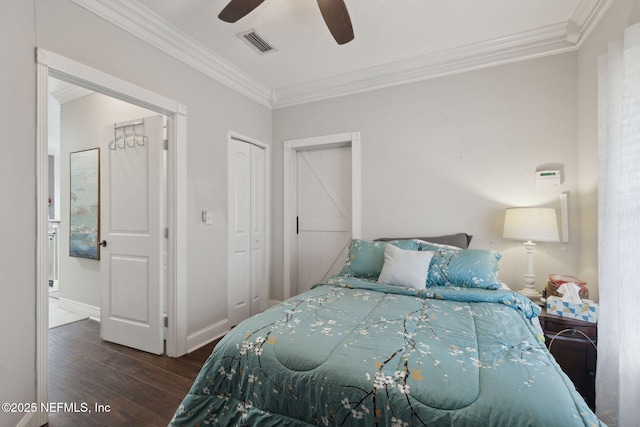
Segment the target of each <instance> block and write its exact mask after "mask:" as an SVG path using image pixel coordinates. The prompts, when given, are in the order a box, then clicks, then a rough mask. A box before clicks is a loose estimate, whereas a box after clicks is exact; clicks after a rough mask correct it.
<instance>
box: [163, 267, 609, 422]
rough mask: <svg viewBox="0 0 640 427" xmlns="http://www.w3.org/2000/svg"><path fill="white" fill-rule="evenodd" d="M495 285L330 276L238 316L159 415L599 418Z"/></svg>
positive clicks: (527, 312)
mask: <svg viewBox="0 0 640 427" xmlns="http://www.w3.org/2000/svg"><path fill="white" fill-rule="evenodd" d="M538 313H539V308H538V307H537V306H536V305H534V304H533V303H531V302H530V301H529V300H528V299H526V298H524V297H522V296H520V295H519V294H517V293H515V292H511V291H506V290H491V291H488V290H482V289H466V288H451V287H446V288H445V287H435V288H428V289H427V290H422V291H417V290H414V289H409V288H403V287H398V286H389V285H381V284H377V283H374V282H371V281H367V280H362V279H354V278H348V277H340V276H337V277H335V278H332V279H331V280H330V281H328V282H326V283H322V284H319V285H316V287H314V288H313V289H312V290H310V291H309V292H306V293H304V294H301V295H298V296H296V297H293V298H291V299H289V300H287V301H284V302H283V303H281V304H279V305H277V306H275V307H273V308H271V309H269V310H267V311H265V312H264V313H261V314H259V315H257V316H254V317H252V318H250V319H247V320H246V321H244V322H242V323H241V324H239V325H238V326H237V327H236V328H234V329H233V330H232V331H231V332H230V333H229V334H227V336H225V337H224V338H223V339H222V341H221V342H220V343H219V344H218V345H217V346H216V348H215V350H214V352H213V354H212V355H211V357H210V358H209V359H208V360H207V362H206V363H205V365H204V367H203V368H202V371H201V372H200V374H199V376H198V378H197V379H196V381H195V383H194V385H193V387H192V389H191V391H190V392H189V394H188V395H187V396H186V397H185V399H184V400H183V402H182V403H181V404H180V406H179V407H178V409H177V410H176V414H175V417H174V418H173V419H172V420H171V423H170V425H171V426H198V425H200V426H236V425H241V426H256V425H260V426H303V425H325V426H328V425H332V426H333V425H349V426H351V425H358V426H375V425H379V426H393V427H396V426H397V427H402V426H423V425H428V426H508V427H515V426H594V425H601V424H600V422H599V420H598V419H597V418H596V416H595V415H594V414H593V413H592V412H591V410H590V409H589V408H588V407H587V405H586V404H585V402H584V400H583V399H582V397H580V395H579V394H578V393H577V392H576V390H575V388H574V386H573V384H572V383H571V381H570V380H569V379H568V377H567V376H566V375H565V374H564V373H562V371H561V369H560V367H559V366H558V365H557V364H556V362H555V361H554V359H553V357H552V356H551V355H550V354H549V352H548V351H547V349H546V348H545V346H544V343H542V342H541V341H540V340H539V339H538V337H537V333H536V332H535V330H534V328H533V327H532V326H531V322H530V321H529V320H528V319H529V318H532V317H535V316H537V315H538Z"/></svg>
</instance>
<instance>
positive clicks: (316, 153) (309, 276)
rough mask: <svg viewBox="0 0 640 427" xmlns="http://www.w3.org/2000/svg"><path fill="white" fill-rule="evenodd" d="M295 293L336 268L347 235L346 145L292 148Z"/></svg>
mask: <svg viewBox="0 0 640 427" xmlns="http://www.w3.org/2000/svg"><path fill="white" fill-rule="evenodd" d="M296 168H297V170H296V177H297V182H296V185H297V195H296V199H297V251H298V253H297V255H298V256H297V293H301V292H305V291H307V290H309V289H310V288H311V286H313V285H314V284H316V283H318V282H320V281H322V280H325V279H327V278H329V277H331V276H333V275H335V274H338V273H339V272H340V270H341V269H342V267H343V265H344V261H345V259H346V256H347V252H348V246H349V242H350V241H351V223H352V220H351V179H352V178H351V147H350V146H343V147H333V148H322V149H314V150H301V151H297V152H296Z"/></svg>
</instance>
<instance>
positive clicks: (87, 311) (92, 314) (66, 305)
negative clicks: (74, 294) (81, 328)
mask: <svg viewBox="0 0 640 427" xmlns="http://www.w3.org/2000/svg"><path fill="white" fill-rule="evenodd" d="M58 301H59V302H58V307H60V308H61V309H63V310H67V311H70V312H72V313H76V314H80V315H83V316H87V317H89V318H91V319H92V320H97V321H98V322H99V321H100V307H96V306H93V305H89V304H85V303H83V302H79V301H74V300H70V299H66V298H60V299H59V300H58Z"/></svg>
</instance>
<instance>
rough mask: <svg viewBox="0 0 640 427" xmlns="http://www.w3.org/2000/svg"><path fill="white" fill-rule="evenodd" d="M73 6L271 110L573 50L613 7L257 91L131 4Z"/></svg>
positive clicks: (110, 1) (590, 8) (589, 6)
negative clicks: (540, 25) (404, 57)
mask: <svg viewBox="0 0 640 427" xmlns="http://www.w3.org/2000/svg"><path fill="white" fill-rule="evenodd" d="M72 1H73V2H74V3H76V4H78V5H79V6H81V7H83V8H85V9H87V10H89V11H91V12H92V13H94V14H96V15H98V16H99V17H101V18H103V19H105V20H107V21H108V22H111V23H113V24H115V25H117V26H118V27H120V28H122V29H124V30H125V31H127V32H129V33H131V34H133V35H134V36H136V37H138V38H140V39H141V40H144V41H146V42H147V43H149V44H151V45H152V46H155V47H156V48H158V49H160V50H162V51H163V52H165V53H167V54H169V55H171V56H173V57H174V58H176V59H178V60H180V61H182V62H184V63H185V64H187V65H189V66H191V67H192V68H194V69H196V70H198V71H200V72H202V73H204V74H205V75H207V76H209V77H211V78H212V79H214V80H216V81H218V82H220V83H221V84H223V85H225V86H227V87H229V88H231V89H233V90H235V91H236V92H238V93H240V94H242V95H244V96H246V97H248V98H249V99H252V100H254V101H256V102H257V103H259V104H261V105H263V106H265V107H268V108H271V109H277V108H284V107H289V106H294V105H299V104H304V103H308V102H314V101H321V100H325V99H330V98H336V97H340V96H344V95H350V94H355V93H361V92H366V91H371V90H376V89H382V88H385V87H390V86H397V85H401V84H406V83H412V82H416V81H420V80H427V79H432V78H436V77H442V76H446V75H451V74H457V73H462V72H465V71H471V70H477V69H481V68H488V67H492V66H496V65H501V64H506V63H511V62H517V61H523V60H527V59H533V58H537V57H542V56H547V55H554V54H558V53H564V52H568V51H572V50H576V49H579V47H580V46H581V45H582V42H583V41H584V40H585V39H586V37H587V35H588V34H589V33H590V32H591V30H592V29H593V28H594V27H595V25H596V24H597V23H598V22H599V20H600V18H601V17H602V15H603V14H604V13H605V12H606V10H607V9H608V8H609V6H610V5H611V3H612V2H613V0H581V1H580V3H579V4H578V7H577V8H576V10H575V11H574V14H573V15H572V17H571V18H570V20H569V21H567V22H564V23H560V24H556V25H551V26H547V27H543V28H538V29H534V30H531V31H527V32H523V33H520V34H515V35H511V36H507V37H502V38H497V39H493V40H489V41H485V42H481V43H474V44H470V45H467V46H462V47H459V48H455V49H450V50H447V51H442V52H436V53H433V54H429V55H425V56H421V57H417V58H412V59H409V60H406V61H400V62H395V63H392V64H386V65H382V66H378V67H372V68H369V69H366V70H361V71H356V72H353V73H347V74H342V75H339V76H335V77H330V78H326V79H322V80H317V81H312V82H308V83H303V84H300V85H295V86H288V87H283V88H279V89H277V90H273V89H271V88H268V87H265V86H263V85H261V84H260V83H258V82H257V81H255V80H254V79H253V78H251V77H250V76H248V75H247V74H246V73H244V72H243V71H242V70H240V69H238V68H237V67H235V66H233V65H232V64H230V63H229V62H227V61H225V60H224V59H222V58H221V57H219V56H217V55H216V54H215V53H213V52H211V51H209V50H207V49H206V48H205V47H204V46H203V45H201V44H200V43H197V42H196V41H194V40H193V39H191V38H190V37H189V36H187V35H186V34H184V33H183V32H181V31H180V30H178V29H177V28H175V27H173V26H171V25H170V24H168V23H167V22H166V21H164V20H163V19H162V18H161V17H159V16H157V15H156V14H154V13H153V12H151V11H149V10H148V9H146V8H144V7H142V6H140V5H139V4H138V3H136V2H135V1H126V0H72Z"/></svg>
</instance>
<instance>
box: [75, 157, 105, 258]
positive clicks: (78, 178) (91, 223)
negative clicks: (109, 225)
mask: <svg viewBox="0 0 640 427" xmlns="http://www.w3.org/2000/svg"><path fill="white" fill-rule="evenodd" d="M70 171H71V173H70V175H71V186H70V221H69V256H73V257H79V258H88V259H96V260H99V259H100V249H99V247H98V242H99V241H100V149H99V148H92V149H90V150H84V151H76V152H73V153H71V158H70Z"/></svg>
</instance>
